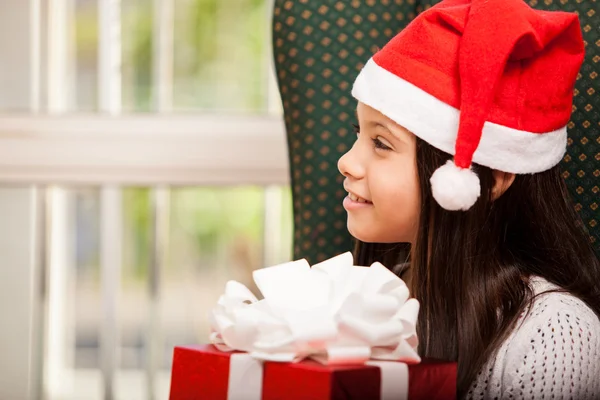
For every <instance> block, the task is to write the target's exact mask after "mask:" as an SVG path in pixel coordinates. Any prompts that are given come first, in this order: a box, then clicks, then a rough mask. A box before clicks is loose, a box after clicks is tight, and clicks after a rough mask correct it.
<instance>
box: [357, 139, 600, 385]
mask: <svg viewBox="0 0 600 400" xmlns="http://www.w3.org/2000/svg"><path fill="white" fill-rule="evenodd" d="M450 157H451V156H449V155H448V154H446V153H444V152H442V151H440V150H438V149H436V148H434V147H432V146H430V145H429V144H427V143H426V142H424V141H422V140H420V139H417V170H418V174H419V183H420V190H421V200H422V208H421V212H420V222H419V232H418V237H417V240H416V242H415V243H414V244H413V245H412V248H409V247H408V245H406V244H377V243H362V242H357V245H356V247H355V259H356V261H357V263H358V265H370V263H371V262H373V261H380V262H382V263H384V265H386V266H388V267H392V266H394V265H400V266H402V265H404V266H405V267H406V266H408V268H410V272H411V279H410V282H409V284H410V289H411V293H412V295H413V296H414V297H415V298H417V299H418V300H419V302H420V303H421V311H420V314H419V322H418V327H417V331H418V335H419V341H420V343H419V352H420V353H421V355H422V356H426V357H435V358H440V359H445V360H453V361H457V362H458V382H457V388H458V395H459V397H463V396H464V395H465V393H466V391H467V390H468V388H469V386H470V385H471V383H472V382H473V380H474V379H475V377H476V375H477V373H478V372H479V371H480V370H481V368H483V366H484V364H485V362H486V361H487V360H488V358H490V357H492V356H493V355H494V353H495V351H496V350H497V349H498V347H499V346H500V345H501V344H502V342H503V341H504V340H505V339H506V338H507V337H508V335H509V334H510V332H511V330H512V329H513V328H514V327H515V325H516V323H517V321H518V318H519V315H520V314H521V312H523V311H524V310H525V309H526V308H527V306H528V304H530V302H531V301H533V293H531V291H530V289H529V286H528V278H529V277H530V276H533V275H537V276H541V277H543V278H545V279H546V280H548V281H549V282H551V283H554V284H556V285H558V286H560V287H561V288H562V289H563V290H564V291H566V292H569V293H571V294H573V295H575V296H577V297H578V298H580V299H581V300H583V301H584V302H585V303H586V304H587V305H588V306H589V307H590V308H591V309H592V310H594V312H595V313H596V314H597V315H598V316H599V318H600V283H599V282H600V262H599V261H598V258H597V257H596V255H595V253H594V250H593V248H592V245H591V243H590V240H589V236H588V235H587V234H586V233H585V232H584V229H583V224H582V223H581V220H580V219H579V216H578V214H577V213H576V212H575V210H574V208H573V206H572V204H571V201H570V197H569V194H568V191H567V189H566V186H565V183H564V181H563V179H562V176H561V172H560V167H559V166H556V167H554V168H552V169H550V170H548V171H545V172H541V173H537V174H528V175H517V176H516V178H515V181H514V182H513V184H512V185H511V186H510V188H508V189H507V190H506V192H505V193H504V194H503V195H502V196H501V197H500V198H498V199H497V200H495V201H492V200H491V198H490V193H491V189H492V187H493V184H494V178H493V175H492V171H491V169H489V168H486V167H482V166H478V165H474V166H473V168H474V170H475V172H476V173H477V175H478V176H479V179H480V182H481V196H480V198H479V199H478V201H477V203H476V204H475V205H474V206H473V207H472V208H471V209H470V210H469V211H466V212H456V211H446V210H444V209H443V208H441V207H440V206H439V205H438V204H437V203H436V201H435V199H434V198H433V196H432V193H431V187H430V184H429V178H430V177H431V175H432V174H433V172H434V171H435V170H436V169H437V168H438V167H439V166H441V165H442V164H444V163H445V162H446V161H447V160H448V159H449V158H450ZM408 259H410V263H409V264H406V263H405V264H402V263H403V262H405V261H407V260H408ZM396 272H397V273H399V274H400V273H401V272H402V271H396ZM498 310H500V311H501V313H500V315H498Z"/></svg>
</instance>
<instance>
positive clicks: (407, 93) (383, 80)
mask: <svg viewBox="0 0 600 400" xmlns="http://www.w3.org/2000/svg"><path fill="white" fill-rule="evenodd" d="M352 95H353V96H354V97H355V98H356V99H357V100H358V101H360V102H362V103H364V104H366V105H368V106H370V107H373V108H374V109H376V110H378V111H379V112H381V113H382V114H384V115H385V116H387V117H388V118H390V119H392V120H393V121H395V122H396V123H398V124H400V125H402V126H403V127H404V128H406V129H408V130H409V131H411V132H412V133H414V134H415V135H417V136H418V137H419V138H421V139H423V140H424V141H426V142H427V143H429V144H430V145H432V146H434V147H436V148H438V149H440V150H442V151H444V152H446V153H448V154H451V155H454V154H455V144H456V136H457V133H458V122H459V117H460V111H459V110H458V109H456V108H454V107H452V106H450V105H449V104H446V103H444V102H443V101H441V100H439V99H437V98H436V97H434V96H432V95H430V94H429V93H427V92H425V91H424V90H422V89H420V88H419V87H417V86H415V85H413V84H411V83H410V82H407V81H405V80H404V79H402V78H400V77H398V76H397V75H394V74H393V73H391V72H389V71H387V70H385V69H384V68H382V67H380V66H379V65H377V64H376V63H375V61H373V59H370V60H369V61H368V62H367V64H366V65H365V66H364V68H363V69H362V71H361V72H360V74H359V75H358V77H357V78H356V81H355V82H354V86H353V88H352ZM566 146H567V128H566V126H565V127H563V128H561V129H558V130H556V131H553V132H548V133H543V134H539V133H532V132H527V131H522V130H518V129H513V128H510V127H507V126H503V125H498V124H494V123H492V122H486V123H485V125H484V127H483V132H482V135H481V141H480V143H479V146H478V147H477V150H476V151H475V153H474V154H473V162H475V163H477V164H480V165H484V166H487V167H490V168H493V169H497V170H500V171H504V172H512V173H516V174H526V173H535V172H541V171H545V170H547V169H550V168H552V167H553V166H555V165H556V164H558V163H559V162H560V161H561V160H562V158H563V156H564V154H565V151H566Z"/></svg>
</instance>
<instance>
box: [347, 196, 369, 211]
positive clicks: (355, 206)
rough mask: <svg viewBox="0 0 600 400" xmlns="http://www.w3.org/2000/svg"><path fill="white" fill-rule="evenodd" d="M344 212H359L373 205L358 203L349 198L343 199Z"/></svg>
mask: <svg viewBox="0 0 600 400" xmlns="http://www.w3.org/2000/svg"><path fill="white" fill-rule="evenodd" d="M342 205H343V206H344V208H345V209H346V211H352V210H361V209H364V208H368V207H373V203H370V202H369V203H365V202H360V201H355V200H352V199H351V198H350V196H346V197H344V201H343V203H342Z"/></svg>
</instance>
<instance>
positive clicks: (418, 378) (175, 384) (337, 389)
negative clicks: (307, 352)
mask: <svg viewBox="0 0 600 400" xmlns="http://www.w3.org/2000/svg"><path fill="white" fill-rule="evenodd" d="M236 353H238V352H233V353H226V352H221V351H219V350H217V349H216V348H215V347H214V346H212V345H202V346H189V347H176V348H175V351H174V357H173V370H172V376H171V395H170V400H192V399H193V400H196V399H208V400H227V398H228V397H227V396H228V390H229V389H228V384H229V382H228V381H229V372H230V361H231V356H232V354H236ZM381 379H382V377H381V370H380V368H378V367H376V366H371V365H352V366H350V365H347V366H339V365H335V366H332V365H322V364H319V363H317V362H315V361H311V360H305V361H302V362H299V363H278V362H265V363H264V368H263V378H262V400H279V399H281V400H284V399H285V400H330V399H335V400H342V399H343V400H350V399H353V400H368V399H373V400H377V399H380V398H381V384H382V383H381ZM455 398H456V363H453V362H442V361H435V360H423V361H422V362H421V363H420V364H414V365H409V366H408V399H409V400H416V399H423V400H425V399H427V400H435V399H440V400H446V399H448V400H451V399H455Z"/></svg>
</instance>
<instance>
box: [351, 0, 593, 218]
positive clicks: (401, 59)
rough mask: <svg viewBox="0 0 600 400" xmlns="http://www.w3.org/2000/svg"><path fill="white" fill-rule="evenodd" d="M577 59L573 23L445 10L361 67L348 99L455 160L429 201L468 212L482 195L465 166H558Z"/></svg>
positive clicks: (519, 8) (527, 169)
mask: <svg viewBox="0 0 600 400" xmlns="http://www.w3.org/2000/svg"><path fill="white" fill-rule="evenodd" d="M583 57H584V43H583V38H582V36H581V30H580V26H579V20H578V17H577V15H576V14H572V13H565V12H548V11H538V10H534V9H532V8H530V7H529V6H528V5H527V4H525V3H524V2H523V0H445V1H443V2H441V3H439V4H438V5H436V6H434V7H432V8H430V9H429V10H427V11H425V12H424V13H422V14H421V15H419V16H418V17H417V18H416V19H415V20H413V21H412V22H411V23H410V24H409V25H408V26H407V27H406V28H405V29H404V30H403V31H402V32H401V33H400V34H398V35H397V36H396V37H394V38H393V39H392V40H391V41H390V42H389V43H388V44H387V45H386V46H385V47H384V48H383V49H381V50H380V51H379V52H377V53H376V54H375V55H374V56H373V57H372V58H371V59H370V60H369V61H368V62H367V64H366V65H365V67H364V68H363V69H362V71H361V72H360V73H359V75H358V77H357V78H356V81H355V83H354V86H353V89H352V95H353V96H354V97H355V98H356V99H357V100H359V101H361V102H363V103H364V104H366V105H368V106H370V107H373V108H375V109H376V110H378V111H380V112H381V113H383V114H384V115H386V116H387V117H389V118H391V119H392V120H394V121H395V122H397V123H398V124H400V125H402V126H403V127H405V128H406V129H408V130H409V131H411V132H413V133H414V134H415V135H416V136H418V137H419V138H421V139H423V140H425V141H426V142H428V143H429V144H431V145H432V146H434V147H436V148H438V149H440V150H442V151H444V152H447V153H449V154H452V155H453V156H454V160H450V161H448V162H447V163H446V164H445V165H443V166H442V167H440V168H439V169H438V170H436V171H435V172H434V174H433V176H432V177H431V180H430V182H431V185H432V192H433V196H434V198H435V199H436V201H437V202H438V204H440V205H441V206H442V207H443V208H445V209H447V210H468V209H469V208H470V207H471V206H472V205H473V204H474V203H475V202H476V200H477V198H478V197H479V195H480V185H479V178H478V177H477V175H476V174H475V173H474V172H473V171H472V170H471V163H473V162H474V163H477V164H480V165H484V166H487V167H490V168H493V169H497V170H501V171H505V172H511V173H516V174H525V173H535V172H540V171H544V170H547V169H549V168H551V167H553V166H554V165H556V164H558V163H559V162H560V160H561V159H562V157H563V155H564V153H565V150H566V141H567V131H566V125H567V123H568V121H569V118H570V115H571V107H572V100H573V87H574V84H575V80H576V77H577V73H578V71H579V68H580V66H581V63H582V62H583Z"/></svg>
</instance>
